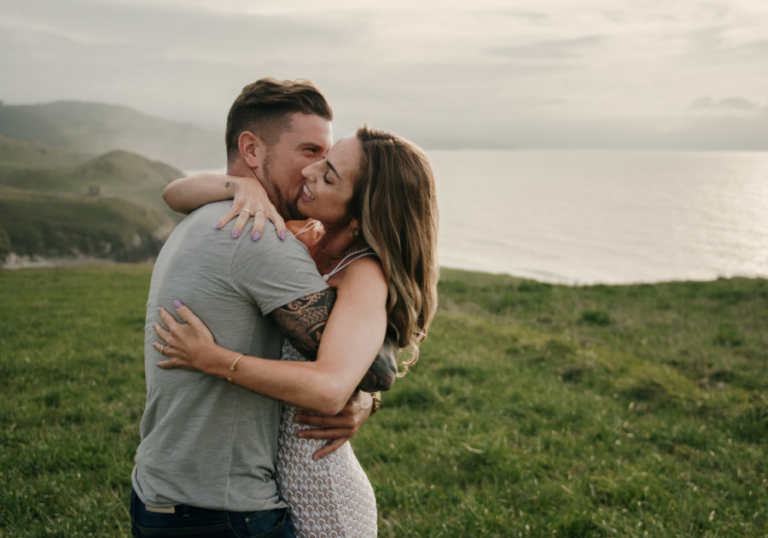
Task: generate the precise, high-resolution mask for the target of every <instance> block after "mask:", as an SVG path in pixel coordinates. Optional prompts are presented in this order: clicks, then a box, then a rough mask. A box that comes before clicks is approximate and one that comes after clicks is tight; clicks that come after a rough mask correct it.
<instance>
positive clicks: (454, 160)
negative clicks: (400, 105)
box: [428, 151, 768, 283]
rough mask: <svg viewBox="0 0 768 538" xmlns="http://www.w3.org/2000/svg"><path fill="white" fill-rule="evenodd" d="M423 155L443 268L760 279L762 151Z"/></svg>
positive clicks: (568, 276)
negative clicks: (433, 186) (429, 170)
mask: <svg viewBox="0 0 768 538" xmlns="http://www.w3.org/2000/svg"><path fill="white" fill-rule="evenodd" d="M428 156H429V158H430V160H431V162H432V165H433V167H434V169H435V173H436V177H437V188H438V196H439V204H440V211H441V215H440V216H441V223H440V224H441V228H440V246H439V252H440V262H441V265H442V266H446V267H457V268H464V269H473V270H481V271H489V272H494V273H508V274H512V275H515V276H522V277H529V278H535V279H538V280H543V281H550V282H566V283H597V282H602V283H628V282H655V281H665V280H684V279H696V280H703V279H714V278H717V277H718V276H735V275H744V276H763V277H768V153H746V152H744V153H742V152H739V153H735V152H733V153H731V152H728V153H725V152H724V153H688V152H610V151H605V152H603V151H584V152H577V151H562V152H560V151H430V152H428Z"/></svg>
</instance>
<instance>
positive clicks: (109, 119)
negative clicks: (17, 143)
mask: <svg viewBox="0 0 768 538" xmlns="http://www.w3.org/2000/svg"><path fill="white" fill-rule="evenodd" d="M0 134H3V135H6V136H11V137H14V138H21V139H24V140H32V141H37V142H41V143H44V144H47V145H51V146H55V147H58V148H62V149H65V150H68V151H74V152H79V153H90V154H100V153H106V152H109V151H112V150H115V149H124V150H128V151H131V152H134V153H139V154H141V155H146V156H147V157H149V158H150V159H156V160H162V161H163V162H168V163H171V164H172V165H173V166H176V167H178V168H182V169H186V170H190V169H201V168H219V167H222V166H224V164H225V162H226V156H225V150H224V136H223V134H222V133H220V132H217V131H214V130H210V129H204V128H201V127H198V126H195V125H192V124H188V123H180V122H174V121H169V120H164V119H161V118H157V117H153V116H149V115H146V114H142V113H140V112H137V111H135V110H132V109H130V108H127V107H123V106H116V105H107V104H102V103H85V102H79V101H57V102H54V103H47V104H40V105H5V106H0Z"/></svg>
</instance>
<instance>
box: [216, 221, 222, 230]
mask: <svg viewBox="0 0 768 538" xmlns="http://www.w3.org/2000/svg"><path fill="white" fill-rule="evenodd" d="M219 228H221V223H220V222H217V223H216V229H217V230H218V229H219Z"/></svg>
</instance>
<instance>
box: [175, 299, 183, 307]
mask: <svg viewBox="0 0 768 538" xmlns="http://www.w3.org/2000/svg"><path fill="white" fill-rule="evenodd" d="M173 306H175V307H176V308H181V307H182V306H184V305H183V304H181V301H173Z"/></svg>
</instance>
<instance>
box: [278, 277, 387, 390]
mask: <svg viewBox="0 0 768 538" xmlns="http://www.w3.org/2000/svg"><path fill="white" fill-rule="evenodd" d="M335 302H336V291H335V290H333V289H332V288H328V289H327V290H324V291H320V292H317V293H313V294H311V295H307V296H306V297H301V298H300V299H296V300H295V301H292V302H290V303H288V304H287V305H285V306H283V307H281V308H278V309H276V310H275V311H274V312H273V313H272V317H273V318H274V320H275V321H276V322H277V324H278V325H280V327H281V328H282V330H283V333H284V334H285V337H286V338H287V339H288V340H289V341H290V342H291V344H293V347H295V348H296V349H297V350H298V351H299V352H300V353H301V354H302V355H304V356H305V357H307V358H308V359H309V360H316V359H317V352H318V350H319V348H320V341H321V339H322V336H323V331H324V330H325V327H326V324H327V322H328V317H329V316H330V315H331V310H332V309H333V305H334V303H335ZM397 356H398V349H397V346H396V344H395V342H394V340H393V339H391V338H389V337H387V338H386V339H385V340H384V344H383V346H382V348H381V349H380V350H379V352H378V354H377V355H376V358H375V359H374V360H373V363H372V364H371V367H370V368H369V369H368V371H367V372H366V373H365V376H364V377H363V379H362V381H361V382H360V385H359V386H358V388H360V389H361V390H364V391H366V392H377V391H387V390H389V389H391V388H392V385H393V384H394V383H395V378H396V377H397Z"/></svg>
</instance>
